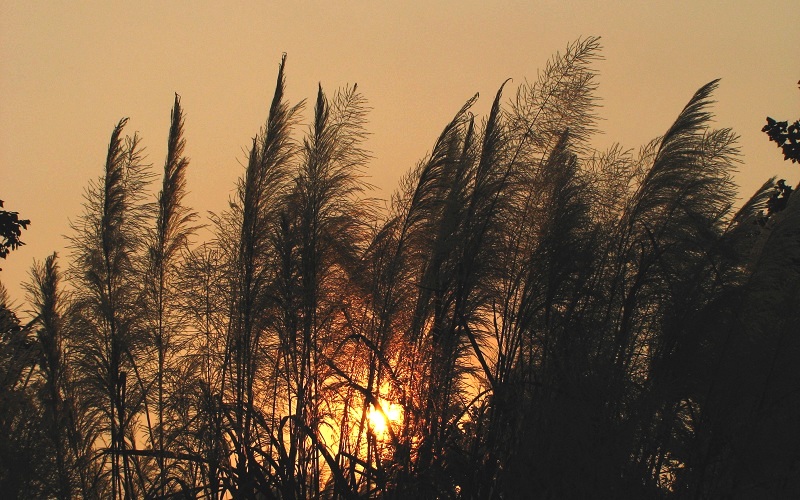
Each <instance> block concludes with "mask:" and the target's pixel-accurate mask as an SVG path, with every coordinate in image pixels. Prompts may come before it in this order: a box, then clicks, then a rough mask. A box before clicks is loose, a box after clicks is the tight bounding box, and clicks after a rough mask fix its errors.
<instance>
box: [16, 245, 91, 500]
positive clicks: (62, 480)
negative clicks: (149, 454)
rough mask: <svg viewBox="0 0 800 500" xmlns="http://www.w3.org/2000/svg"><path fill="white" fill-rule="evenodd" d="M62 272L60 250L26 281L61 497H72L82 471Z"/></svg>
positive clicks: (34, 266) (36, 268) (57, 486)
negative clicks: (76, 476) (78, 460)
mask: <svg viewBox="0 0 800 500" xmlns="http://www.w3.org/2000/svg"><path fill="white" fill-rule="evenodd" d="M60 281H61V273H60V272H59V270H58V264H57V263H56V254H53V255H50V256H48V257H47V259H45V261H44V263H38V262H34V265H33V268H32V270H31V282H30V283H28V284H27V285H26V290H27V291H28V295H29V302H30V304H31V305H32V306H33V308H34V310H33V313H34V314H35V317H34V321H35V327H37V329H36V338H37V340H38V342H39V361H38V364H39V370H40V372H41V373H42V376H43V379H44V390H45V395H44V397H43V405H44V407H45V408H46V410H45V418H46V420H47V422H46V423H45V424H44V425H45V426H46V427H47V430H48V437H49V439H50V441H51V445H52V449H53V452H54V453H53V454H54V455H55V456H54V458H55V465H56V467H55V468H56V476H57V482H56V487H55V493H56V496H57V497H58V498H64V499H67V498H72V484H73V482H74V481H73V478H72V477H71V475H72V474H73V473H76V472H77V473H82V471H80V470H77V469H76V467H75V464H74V461H75V459H76V457H74V456H72V454H71V453H70V452H71V451H74V450H75V448H74V447H73V446H70V445H71V444H74V443H75V442H76V436H75V433H76V429H75V427H74V416H73V415H72V414H71V411H70V402H69V400H68V399H69V397H70V394H69V387H68V386H69V384H70V380H68V374H67V366H68V362H69V360H67V359H66V354H67V351H66V345H65V340H66V339H65V325H64V321H65V320H66V321H69V319H68V318H65V314H66V310H65V307H66V305H65V300H64V296H63V290H62V289H61V288H60V286H59V285H60V283H59V282H60Z"/></svg>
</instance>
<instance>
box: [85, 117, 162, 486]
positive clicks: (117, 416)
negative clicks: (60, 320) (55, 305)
mask: <svg viewBox="0 0 800 500" xmlns="http://www.w3.org/2000/svg"><path fill="white" fill-rule="evenodd" d="M126 123H127V119H123V120H120V122H119V123H118V124H117V126H116V127H114V131H113V132H112V134H111V141H110V143H109V147H108V155H107V158H106V164H105V171H104V175H103V177H101V179H100V181H99V182H97V183H94V182H92V183H90V185H89V187H88V189H87V191H86V195H85V198H86V202H85V204H84V215H83V216H82V217H80V218H79V219H78V221H77V222H75V223H73V224H72V227H73V231H74V232H75V234H74V235H73V236H71V237H70V241H71V248H72V252H73V262H72V266H71V268H70V276H71V278H72V279H73V281H74V283H75V285H76V294H75V299H76V307H77V313H78V314H79V316H80V319H79V321H78V323H79V327H80V328H81V329H82V331H81V333H80V336H79V337H76V338H80V344H79V345H76V350H77V351H78V352H79V353H80V354H79V356H80V360H79V362H78V363H79V365H80V371H81V372H82V374H83V377H84V380H83V383H82V384H81V385H82V390H84V391H86V392H87V397H88V398H89V399H90V401H91V403H90V404H91V405H92V406H94V408H95V409H97V410H98V411H100V412H102V413H103V414H104V415H105V419H106V422H107V423H108V424H107V427H105V429H104V434H105V435H104V436H103V439H102V440H101V441H99V442H98V443H97V446H98V447H99V448H100V450H103V449H107V454H106V453H100V454H98V460H102V461H104V460H105V457H106V456H108V458H109V460H110V464H108V465H109V467H110V470H107V471H106V472H107V473H108V476H109V480H110V482H111V484H110V491H107V492H106V494H110V495H111V497H112V498H117V497H118V496H130V495H135V494H136V491H138V489H137V488H138V486H139V485H140V483H139V482H137V479H136V477H135V475H136V474H137V472H138V471H135V470H134V469H135V468H137V467H138V460H137V459H136V458H131V457H129V456H128V454H126V453H125V451H126V450H127V449H128V448H132V447H135V441H134V436H135V428H134V427H135V423H136V417H137V414H138V412H139V410H140V406H141V404H142V402H143V397H144V395H143V386H142V384H141V379H140V378H139V376H138V365H137V363H138V360H137V356H138V354H139V353H140V352H141V351H142V349H143V348H144V342H143V338H142V335H141V326H142V325H141V322H140V317H139V316H140V314H139V312H140V309H139V307H138V306H137V304H136V300H137V298H138V297H139V296H140V290H139V283H140V280H139V273H138V271H137V269H136V266H135V262H136V260H137V259H138V258H139V256H140V252H141V250H142V246H143V240H142V235H143V234H145V230H144V226H143V224H144V222H145V221H146V216H147V212H146V210H145V208H144V205H143V203H142V198H143V196H144V189H145V187H146V184H147V182H148V181H149V178H150V175H149V172H148V171H147V166H146V165H144V164H143V163H142V150H141V148H140V146H139V139H138V137H137V136H136V135H134V136H133V137H127V138H123V137H122V130H123V128H124V126H125V124H126ZM128 377H130V382H129V381H128ZM137 382H139V383H137ZM100 450H99V451H100ZM140 479H141V478H140Z"/></svg>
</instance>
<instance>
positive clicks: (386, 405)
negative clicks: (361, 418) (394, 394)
mask: <svg viewBox="0 0 800 500" xmlns="http://www.w3.org/2000/svg"><path fill="white" fill-rule="evenodd" d="M378 403H379V405H380V408H381V409H383V412H381V410H380V409H378V408H376V407H375V406H373V405H369V423H370V427H372V432H374V433H375V435H376V436H377V437H379V438H381V439H384V438H386V437H387V436H388V435H389V428H388V426H389V425H392V426H394V425H396V424H398V423H400V422H402V421H403V407H402V406H400V405H399V404H395V403H391V402H389V401H386V400H385V399H383V398H379V399H378Z"/></svg>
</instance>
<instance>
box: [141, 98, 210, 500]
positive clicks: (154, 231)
mask: <svg viewBox="0 0 800 500" xmlns="http://www.w3.org/2000/svg"><path fill="white" fill-rule="evenodd" d="M183 127H184V118H183V111H182V109H181V103H180V96H178V95H177V94H175V102H174V105H173V108H172V112H171V123H170V130H169V137H168V140H167V158H166V161H165V163H164V175H163V180H162V187H161V191H160V193H159V194H158V198H157V202H156V203H155V204H153V205H150V207H149V208H151V209H153V210H157V215H156V218H155V227H153V228H151V229H150V230H149V231H148V237H147V242H146V244H147V254H146V262H145V272H144V289H143V299H144V303H145V304H146V306H145V308H144V314H145V321H146V322H147V323H148V325H147V329H148V330H149V332H148V335H149V336H150V339H149V344H150V346H151V347H150V348H151V349H153V350H155V354H156V355H155V356H153V358H154V361H155V362H156V363H155V365H154V366H153V364H152V363H151V364H150V366H146V367H145V369H147V371H148V372H149V373H148V374H147V378H148V385H149V384H150V383H151V382H150V380H149V379H154V380H155V389H156V390H155V391H154V392H155V395H154V396H155V397H153V395H148V396H147V400H148V402H149V405H150V408H153V409H154V410H155V415H156V416H157V419H158V420H157V422H156V424H155V426H153V425H151V423H150V419H149V415H148V418H147V422H148V430H149V434H150V435H149V440H150V447H151V448H152V449H153V450H157V451H158V454H159V455H158V459H157V463H158V469H159V474H158V479H157V481H156V482H155V483H154V484H152V485H150V486H149V488H151V489H153V491H158V492H159V493H158V494H159V495H161V496H163V495H164V494H165V489H164V488H165V487H166V482H167V479H168V478H167V465H166V462H165V458H164V455H163V453H164V451H166V450H165V441H164V434H165V432H166V431H167V429H166V427H167V426H168V422H165V414H164V412H165V406H166V402H165V396H168V394H167V395H165V378H166V380H167V381H169V379H170V378H171V377H170V375H169V373H168V371H170V369H171V368H172V366H173V364H174V355H175V353H176V351H177V348H178V347H179V346H177V345H175V337H176V335H177V334H178V333H179V329H180V324H181V323H182V321H181V318H180V317H179V314H178V312H179V310H178V308H177V302H178V300H179V298H178V295H179V290H178V289H177V288H176V279H177V276H176V273H177V271H178V268H179V265H180V252H181V249H182V248H184V247H185V246H186V245H187V240H188V238H189V236H190V235H191V234H192V233H193V231H194V228H193V227H191V226H190V225H191V224H192V222H193V221H194V220H195V219H196V218H197V215H196V214H195V213H194V212H192V211H191V210H189V209H188V208H187V207H185V206H184V205H183V198H184V196H185V193H186V168H187V166H188V164H189V160H188V159H187V158H186V157H185V156H183V150H184V147H185V143H186V141H185V139H184V138H183ZM167 390H169V389H168V388H167ZM153 427H155V430H154V429H153Z"/></svg>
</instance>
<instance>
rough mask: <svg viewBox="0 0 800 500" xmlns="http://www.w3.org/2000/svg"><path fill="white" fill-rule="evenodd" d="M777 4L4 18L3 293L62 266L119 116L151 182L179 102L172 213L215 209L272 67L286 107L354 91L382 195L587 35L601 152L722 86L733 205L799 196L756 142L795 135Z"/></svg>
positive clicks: (122, 6)
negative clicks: (737, 162)
mask: <svg viewBox="0 0 800 500" xmlns="http://www.w3.org/2000/svg"><path fill="white" fill-rule="evenodd" d="M223 4H224V6H223ZM790 4H791V2H787V1H763V0H762V1H756V0H753V1H732V0H727V1H702V2H701V1H669V2H644V1H642V2H633V1H630V2H624V1H613V0H606V1H604V2H583V1H568V0H562V1H495V2H489V1H482V2H481V1H463V0H462V1H438V2H437V1H430V0H429V1H416V0H415V1H402V2H400V1H397V2H380V1H372V2H367V1H332V2H323V1H319V2H311V1H297V2H200V1H196V2H188V1H186V2H182V1H175V2H151V1H138V2H125V3H123V2H111V1H99V2H56V1H47V2H45V1H40V2H21V1H20V2H16V1H15V2H10V1H7V0H0V199H3V200H5V202H6V209H7V210H13V211H18V212H20V214H21V215H23V216H24V217H25V218H29V219H31V220H32V221H33V224H32V225H31V226H30V229H29V230H28V231H26V232H24V233H23V241H25V242H26V243H27V245H26V246H25V247H23V248H21V249H20V250H17V251H15V252H12V253H11V254H10V255H9V258H8V259H7V260H6V261H3V262H0V267H2V268H3V271H2V272H0V280H2V281H3V283H4V284H5V286H6V287H7V288H8V289H9V291H10V292H11V294H12V297H13V298H14V299H15V300H16V302H17V303H21V302H22V300H23V294H22V292H21V287H20V286H19V282H20V281H22V280H25V279H26V277H27V271H28V268H29V267H30V264H31V263H32V260H33V259H34V258H36V259H40V260H41V259H43V258H44V257H45V256H47V255H48V254H49V253H51V252H52V251H54V250H58V251H59V252H60V253H61V255H62V256H64V257H66V251H65V240H64V238H63V235H65V234H67V233H69V231H70V230H69V220H70V219H75V218H76V217H77V216H78V215H79V214H80V213H81V210H82V208H81V203H82V196H83V191H84V188H85V187H86V185H87V183H88V182H89V180H91V179H96V178H97V177H98V176H99V175H100V174H101V173H102V167H103V162H104V159H105V152H106V148H107V146H108V139H109V136H110V134H111V130H112V128H113V126H114V125H115V124H116V122H117V121H118V120H119V119H120V118H121V117H123V116H129V117H130V122H129V124H128V127H127V131H128V132H129V133H132V132H134V131H139V133H140V135H141V136H142V138H143V140H144V145H145V146H146V147H147V152H148V160H149V162H151V163H153V166H154V169H155V170H156V171H158V169H160V168H162V167H163V161H164V155H165V154H166V139H167V132H168V126H169V114H170V107H171V105H172V99H173V93H174V92H178V93H179V94H180V95H181V96H182V104H183V106H184V108H185V111H186V138H187V148H186V153H187V155H188V156H189V157H190V158H191V164H190V167H189V173H188V186H189V189H190V191H191V194H190V195H189V196H188V199H187V201H188V203H189V204H190V205H192V207H193V208H194V209H196V210H198V211H199V212H201V213H204V212H205V211H206V210H213V211H219V210H222V209H223V208H225V206H226V204H227V200H228V197H229V195H230V193H231V190H232V189H233V187H234V182H235V180H236V178H237V177H238V175H239V174H240V173H241V170H242V167H241V166H240V163H241V162H242V159H243V158H244V156H245V155H244V152H243V148H245V147H247V146H248V144H249V140H250V138H251V137H252V136H253V135H254V134H255V133H256V132H257V131H258V129H259V127H260V126H261V125H262V123H263V122H264V121H265V119H266V116H267V106H268V104H269V99H270V98H271V92H272V90H273V89H274V81H275V75H276V72H277V66H278V62H279V60H280V56H281V53H282V52H287V53H288V59H287V84H288V95H289V98H290V99H291V100H292V101H299V100H300V99H303V98H313V97H314V96H315V92H316V86H317V83H318V82H321V83H322V85H323V87H324V88H326V89H328V90H329V91H331V92H332V91H333V90H335V89H336V88H338V87H340V86H342V85H344V84H347V83H354V82H357V83H358V85H359V89H361V90H362V92H363V93H364V95H365V96H366V97H367V98H368V99H369V101H370V104H371V106H372V108H373V111H372V112H371V114H370V124H369V131H370V132H371V134H372V135H371V137H370V139H369V141H368V143H367V147H368V148H369V149H370V150H371V151H372V152H373V155H374V159H373V161H372V163H371V167H370V170H369V172H368V175H369V176H370V179H369V180H370V182H372V183H373V184H374V185H376V186H377V187H378V188H379V189H380V190H381V191H379V196H383V197H385V196H386V193H388V191H389V190H391V189H393V187H394V185H395V183H396V182H397V180H398V178H399V177H400V176H401V175H402V174H403V173H404V172H405V171H406V170H408V169H409V168H410V167H412V166H413V165H414V164H415V163H416V161H417V160H419V159H420V158H422V157H423V156H424V155H425V153H426V152H427V151H428V149H429V148H430V147H431V145H432V144H433V141H434V140H435V139H436V137H437V135H438V133H439V131H440V130H441V128H442V127H443V126H444V124H446V123H447V122H448V121H449V119H450V118H451V117H452V115H453V114H454V113H455V112H456V111H457V110H458V109H459V107H460V106H461V105H462V104H463V102H464V101H465V100H466V99H467V98H469V97H470V96H471V95H472V94H474V93H475V92H480V93H481V101H480V102H479V104H478V106H477V107H476V108H475V111H476V112H477V113H484V112H485V111H487V110H488V107H489V104H490V102H491V99H492V97H493V95H494V93H495V92H496V90H497V88H498V86H499V85H500V84H501V83H502V82H503V81H504V80H505V79H506V78H509V77H510V78H513V82H512V84H511V85H509V86H508V87H507V89H508V90H507V95H511V94H512V92H513V89H514V87H515V84H517V83H520V82H522V81H523V80H524V79H525V78H526V77H528V78H530V79H533V78H535V77H536V71H537V70H538V69H539V68H542V67H543V66H544V64H545V62H546V61H547V59H548V58H549V57H550V56H551V55H552V54H553V53H554V52H555V51H557V50H563V48H564V47H565V46H566V45H567V44H568V43H569V42H571V41H573V40H575V39H577V38H578V37H581V36H589V35H599V36H601V37H602V40H601V43H602V45H603V47H604V50H603V55H604V57H605V59H604V60H602V61H599V62H598V63H597V65H596V67H597V69H598V71H599V73H600V75H599V84H600V88H599V96H600V97H601V98H602V105H603V108H602V109H601V110H600V115H601V116H602V117H603V118H604V119H605V121H603V122H601V124H600V128H601V129H602V130H603V131H604V134H603V135H599V136H597V137H596V139H595V145H596V147H598V148H600V149H605V148H607V147H608V146H610V145H611V144H612V143H614V142H619V143H621V144H622V145H623V146H625V147H629V148H638V147H639V146H640V145H642V144H644V143H645V142H647V141H649V140H650V139H652V138H653V137H655V136H658V135H660V134H662V133H663V132H664V131H665V130H666V129H667V128H668V127H669V125H670V124H671V122H672V120H673V119H674V118H675V117H676V116H677V114H678V112H679V111H680V109H681V108H682V107H683V105H684V104H685V103H686V101H687V100H688V99H689V98H690V97H691V95H692V93H693V92H694V91H695V90H696V89H697V88H698V87H700V86H701V85H703V84H705V83H706V82H708V81H710V80H712V79H714V78H722V82H721V85H720V88H719V90H718V92H717V94H716V100H717V101H718V103H717V106H716V108H715V112H716V116H717V124H718V125H719V126H729V127H732V128H733V129H734V130H735V131H736V132H737V133H738V134H740V135H741V147H742V151H743V161H744V163H743V164H742V166H741V169H740V170H741V171H740V173H739V174H738V175H737V176H736V179H737V181H738V182H739V184H740V186H741V187H742V190H743V192H745V193H746V194H747V195H749V194H750V193H751V192H752V191H753V190H755V188H756V187H758V186H759V185H760V184H761V183H762V182H763V181H764V180H766V178H768V177H769V176H772V175H778V176H780V177H785V178H786V179H787V180H788V181H789V183H790V184H795V183H796V182H797V181H798V180H799V179H800V166H798V165H796V164H795V165H792V164H790V163H788V162H783V161H782V156H781V154H780V151H779V150H778V149H777V148H776V147H775V146H774V145H773V144H771V143H769V142H768V141H767V139H766V136H765V135H764V134H763V133H761V132H760V129H761V126H762V125H763V123H764V118H765V116H767V115H771V116H774V117H776V118H781V119H797V118H800V90H798V88H797V81H798V79H800V58H798V57H796V53H797V46H798V43H799V42H800V30H799V29H798V26H800V9H797V8H793V7H791V6H790ZM790 47H791V49H790ZM308 118H309V113H308V112H306V119H308ZM66 263H67V262H66V259H65V260H62V265H63V266H64V267H66Z"/></svg>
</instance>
